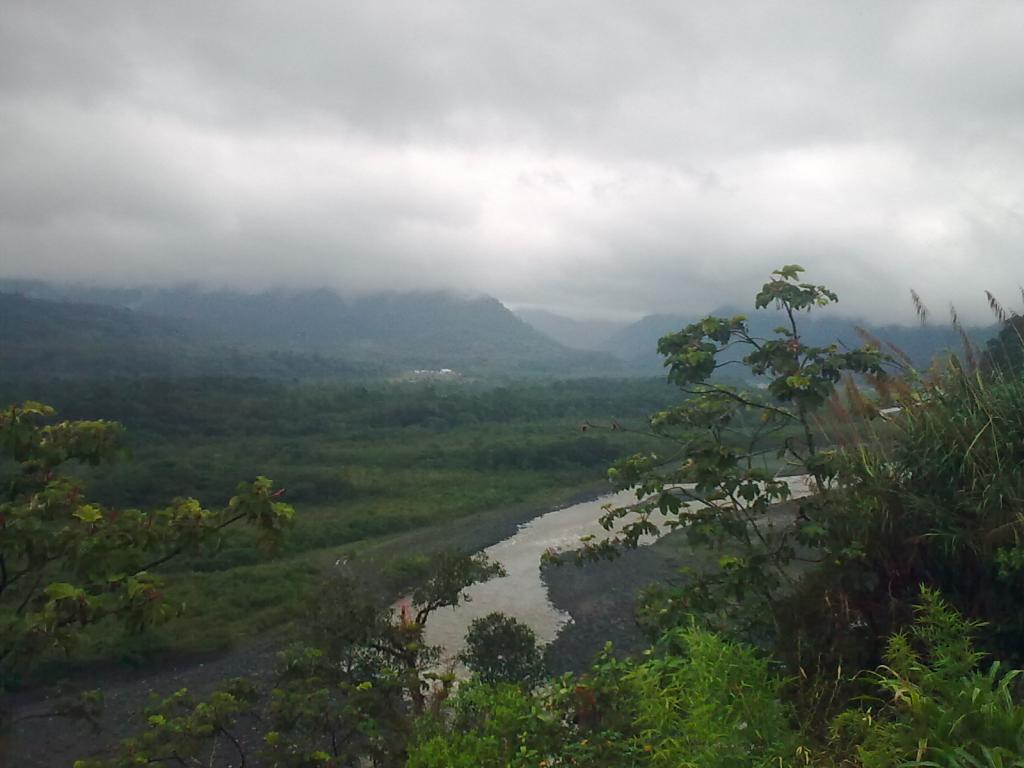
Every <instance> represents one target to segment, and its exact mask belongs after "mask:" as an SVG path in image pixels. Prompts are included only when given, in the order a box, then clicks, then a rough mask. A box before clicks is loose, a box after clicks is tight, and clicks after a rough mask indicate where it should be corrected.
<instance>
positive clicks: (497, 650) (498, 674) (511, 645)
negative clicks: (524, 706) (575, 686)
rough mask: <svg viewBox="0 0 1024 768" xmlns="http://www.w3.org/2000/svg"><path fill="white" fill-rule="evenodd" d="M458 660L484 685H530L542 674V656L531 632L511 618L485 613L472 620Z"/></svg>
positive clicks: (535, 638)
mask: <svg viewBox="0 0 1024 768" xmlns="http://www.w3.org/2000/svg"><path fill="white" fill-rule="evenodd" d="M460 660H461V661H462V663H463V664H465V665H466V667H467V668H469V670H470V671H471V672H472V673H473V674H475V675H476V676H477V677H479V678H480V680H481V681H482V682H484V683H488V684H491V685H493V684H495V683H520V684H523V685H526V686H531V685H533V684H535V683H536V682H538V681H539V680H540V678H541V677H542V676H543V674H544V657H543V654H541V652H540V649H539V648H538V647H537V636H536V635H535V634H534V632H533V630H532V629H530V628H529V627H528V626H526V625H525V624H523V623H521V622H519V621H517V620H516V619H514V618H512V617H511V616H506V615H505V614H503V613H498V612H494V613H489V614H487V615H486V616H484V617H482V618H479V619H474V620H473V622H472V623H471V624H470V625H469V632H467V633H466V649H465V650H464V651H463V652H462V654H461V656H460Z"/></svg>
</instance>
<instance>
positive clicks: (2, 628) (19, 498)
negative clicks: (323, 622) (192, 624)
mask: <svg viewBox="0 0 1024 768" xmlns="http://www.w3.org/2000/svg"><path fill="white" fill-rule="evenodd" d="M54 416H55V413H54V410H53V409H52V408H50V407H48V406H46V405H42V404H40V403H35V402H26V403H22V404H20V405H12V406H10V407H8V408H7V409H5V410H3V411H0V446H2V450H3V452H4V454H5V455H4V458H3V464H2V466H4V467H5V469H7V470H8V474H7V475H6V476H5V477H3V488H2V491H0V494H2V495H0V690H2V689H3V688H5V687H8V686H9V685H10V684H11V683H13V682H14V681H15V679H16V677H17V676H19V675H20V674H21V673H22V672H23V671H24V670H25V669H26V668H27V667H31V665H32V664H33V663H34V662H36V661H37V660H38V659H40V658H41V657H42V656H44V655H46V654H48V653H51V652H53V651H60V650H64V651H70V650H71V649H72V648H73V647H74V645H75V643H76V641H77V640H78V639H79V638H80V636H81V633H82V632H83V630H84V629H85V628H87V627H89V626H90V625H93V624H97V623H99V622H107V621H116V622H120V623H121V624H122V626H123V627H124V629H125V630H126V631H129V632H133V631H139V630H141V629H142V628H143V627H146V626H148V625H149V624H152V623H153V622H156V621H159V620H160V619H162V618H164V617H165V616H166V614H167V613H168V607H167V602H166V601H165V600H164V599H163V598H164V594H163V590H162V588H161V582H160V579H159V577H158V575H157V573H156V572H157V570H158V569H159V568H160V566H162V565H164V564H165V563H167V562H169V561H170V560H172V559H174V558H175V557H178V556H180V555H183V554H185V553H203V552H213V551H216V549H217V548H218V547H219V545H220V542H221V538H222V536H223V534H224V531H225V529H227V528H229V527H230V526H233V525H235V524H249V525H251V526H252V527H254V528H255V529H256V531H257V533H258V538H257V543H258V545H259V546H260V547H261V548H262V549H265V550H272V549H273V548H274V547H275V546H276V545H277V543H278V542H279V541H280V539H281V536H282V535H283V533H284V531H285V529H286V528H287V527H288V526H289V525H290V524H291V523H292V520H293V517H294V511H293V510H292V508H291V507H290V506H289V505H287V504H285V503H283V502H281V501H280V500H279V497H280V492H278V491H275V490H274V488H273V485H272V483H271V481H270V480H268V479H267V478H265V477H259V478H257V479H256V480H255V481H253V482H251V483H241V484H239V486H238V490H237V492H236V495H235V496H234V497H233V498H232V499H231V500H230V501H229V502H228V503H227V505H226V506H224V507H221V508H218V509H209V508H207V507H204V506H203V505H202V504H200V502H199V501H197V500H196V499H191V498H182V499H175V500H174V501H173V502H172V503H171V504H170V505H169V506H167V507H164V508H162V509H155V510H142V509H116V508H112V507H104V506H103V505H101V504H97V503H95V502H91V501H89V500H88V499H87V498H86V496H85V492H84V490H83V488H82V484H81V481H80V480H78V479H76V478H75V477H74V476H72V475H70V474H66V473H63V472H62V471H61V470H62V469H63V468H65V467H66V466H68V465H69V464H73V463H76V462H77V463H85V464H88V465H98V464H100V463H102V462H104V461H108V460H111V459H113V458H114V457H116V456H117V455H118V453H119V451H120V445H121V439H122V436H123V433H124V430H123V428H122V427H121V426H120V425H119V424H117V423H114V422H108V421H55V420H54Z"/></svg>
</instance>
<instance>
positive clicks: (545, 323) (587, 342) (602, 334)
mask: <svg viewBox="0 0 1024 768" xmlns="http://www.w3.org/2000/svg"><path fill="white" fill-rule="evenodd" d="M516 315H518V316H519V318H520V319H522V320H525V321H526V322H527V323H529V324H530V325H532V326H533V327H534V328H536V329H537V330H538V331H540V332H541V333H543V334H544V335H545V336H547V337H548V338H551V339H554V340H555V341H557V342H558V343H559V344H563V345H565V346H567V347H570V348H572V349H590V350H596V349H601V346H602V344H604V342H605V341H606V340H607V339H608V338H610V337H611V336H613V335H614V334H616V333H618V332H619V331H621V330H622V329H623V328H625V327H626V326H628V325H629V323H627V322H620V321H616V320H576V319H574V318H571V317H565V316H564V315H559V314H556V313H554V312H548V311H546V310H543V309H520V310H517V311H516Z"/></svg>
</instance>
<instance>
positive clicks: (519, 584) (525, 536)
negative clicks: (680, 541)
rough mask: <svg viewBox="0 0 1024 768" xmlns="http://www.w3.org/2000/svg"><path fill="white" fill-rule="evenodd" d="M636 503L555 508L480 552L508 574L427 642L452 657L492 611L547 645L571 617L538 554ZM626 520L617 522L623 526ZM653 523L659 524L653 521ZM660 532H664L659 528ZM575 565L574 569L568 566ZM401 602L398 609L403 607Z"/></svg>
mask: <svg viewBox="0 0 1024 768" xmlns="http://www.w3.org/2000/svg"><path fill="white" fill-rule="evenodd" d="M786 479H787V481H788V482H789V485H790V488H791V492H792V495H793V497H794V498H798V497H800V496H805V495H807V493H808V486H807V478H806V477H804V476H797V477H792V478H786ZM635 501H636V496H635V494H634V493H633V492H632V491H622V492H620V493H613V494H608V495H606V496H601V497H600V498H597V499H593V500H591V501H584V502H581V503H579V504H572V505H570V506H566V507H562V508H561V509H555V510H553V511H551V512H548V513H546V514H544V515H541V516H540V517H536V518H534V519H533V520H531V521H530V522H528V523H525V524H523V525H521V526H520V527H519V529H518V530H517V531H516V533H515V535H513V536H510V537H509V538H507V539H505V540H504V541H500V542H498V543H497V544H495V545H493V546H491V547H488V548H487V549H485V550H484V553H485V554H486V555H487V556H488V557H490V558H491V559H492V560H494V561H496V562H499V563H501V564H502V565H503V566H504V567H505V571H506V572H507V575H505V576H503V577H501V578H498V579H492V580H491V581H488V582H485V583H483V584H474V585H473V586H472V587H470V588H469V589H468V590H467V593H468V594H469V597H470V599H469V600H468V601H467V602H464V603H462V604H460V605H458V606H456V607H455V608H442V609H440V610H438V611H436V612H435V613H434V614H432V615H431V617H430V620H429V621H428V622H427V631H426V641H427V643H428V644H430V645H435V646H440V647H441V648H442V649H443V653H444V658H443V659H442V665H444V662H445V661H450V660H452V659H454V658H455V657H456V656H457V655H458V653H459V652H460V651H461V650H462V649H463V647H464V639H465V635H466V631H467V630H468V629H469V625H470V623H471V622H472V621H473V620H474V619H477V618H480V617H483V616H486V615H487V614H489V613H491V612H492V611H500V612H502V613H504V614H506V615H508V616H513V617H514V618H516V619H518V620H519V621H521V622H523V623H524V624H526V625H528V626H529V627H530V628H531V629H532V630H533V631H534V632H535V633H536V634H537V638H538V640H540V642H541V643H549V642H551V641H552V640H554V639H555V637H556V636H557V635H558V632H559V631H560V630H561V629H562V627H564V626H565V625H566V624H567V623H569V622H570V621H572V616H571V615H570V614H569V613H566V612H565V611H561V610H559V609H557V608H555V606H554V605H552V604H551V600H550V599H549V598H548V591H547V586H546V585H545V584H544V581H543V579H541V571H540V560H541V556H542V555H543V554H544V552H546V551H547V550H549V549H554V550H557V551H560V552H564V551H567V550H572V549H576V548H578V547H579V540H580V537H581V536H587V535H590V534H593V535H594V536H596V537H598V538H601V537H603V536H607V535H609V534H608V532H607V531H605V530H604V529H603V528H602V527H601V525H600V523H598V518H600V516H601V514H602V512H603V510H602V507H603V506H604V505H606V504H613V505H615V506H627V505H629V504H631V503H634V502H635ZM627 521H628V518H626V520H624V521H620V525H621V523H623V522H627ZM656 522H657V521H656ZM663 532H666V531H665V530H664V528H663ZM655 540H656V537H653V536H647V537H644V538H643V539H642V540H641V542H640V543H641V544H642V545H646V544H653V543H654V541H655ZM568 567H574V566H568ZM403 602H405V603H407V600H406V601H400V602H399V603H398V604H397V605H396V608H401V606H402V603H403Z"/></svg>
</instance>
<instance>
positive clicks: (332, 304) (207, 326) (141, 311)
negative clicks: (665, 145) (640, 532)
mask: <svg viewBox="0 0 1024 768" xmlns="http://www.w3.org/2000/svg"><path fill="white" fill-rule="evenodd" d="M2 287H4V288H5V289H6V290H7V291H9V292H11V291H17V292H18V293H7V294H0V305H3V304H7V305H9V306H7V307H6V308H3V307H2V306H0V311H2V312H4V318H5V320H4V322H5V323H6V324H7V329H8V333H9V335H10V337H11V339H12V344H13V345H16V347H17V349H15V350H12V351H11V352H10V353H9V354H12V355H14V359H12V360H11V365H15V364H17V365H23V366H28V365H35V366H37V367H36V370H39V371H40V372H43V373H45V371H44V370H42V369H39V368H38V366H39V364H40V362H39V361H41V360H45V354H44V353H43V352H42V351H39V352H35V353H31V354H30V352H29V351H27V350H29V349H30V348H31V346H32V343H33V338H34V334H35V335H38V338H39V345H37V346H36V349H38V350H42V346H41V345H42V344H46V345H47V348H48V349H49V350H50V351H54V352H55V351H59V350H62V349H64V350H68V351H69V352H72V353H73V355H74V357H75V359H76V361H77V363H78V364H80V365H81V366H82V367H83V369H85V370H91V371H93V372H94V373H95V372H97V371H103V370H104V369H107V367H108V366H110V365H111V364H113V365H114V367H115V369H116V370H117V371H118V372H119V373H131V372H137V373H143V374H146V373H148V374H159V375H164V374H168V373H181V372H190V373H196V374H206V373H218V372H221V371H226V370H230V369H231V368H232V367H233V366H236V365H240V366H241V369H242V370H241V371H240V373H243V374H250V373H254V374H265V375H292V376H298V377H302V376H316V375H332V371H333V372H335V373H337V374H338V375H346V374H351V373H355V372H360V371H361V372H364V373H368V374H373V373H381V372H390V373H397V372H401V371H403V370H407V369H410V368H421V369H440V368H452V369H458V370H459V371H462V372H471V373H477V372H502V371H504V372H513V371H514V372H516V373H518V374H547V375H597V374H601V375H615V374H617V373H619V372H621V371H622V366H621V364H620V363H619V362H618V361H617V360H615V359H614V358H613V357H612V356H611V355H607V354H602V353H599V352H585V351H580V350H571V349H568V348H566V347H564V346H562V345H560V344H558V343H557V342H555V341H553V340H551V339H549V338H548V337H546V336H544V335H543V334H541V333H539V332H538V331H536V330H535V329H534V328H532V327H531V326H529V325H527V324H526V323H524V322H523V321H522V320H520V319H519V318H517V317H516V316H515V315H514V314H513V313H512V312H510V311H509V310H508V309H507V308H505V307H504V306H503V305H502V304H501V302H499V301H497V300H496V299H493V298H489V297H480V298H465V297H460V296H456V295H454V294H449V293H443V292H435V293H426V292H420V293H382V294H374V295H369V296H360V297H356V298H352V299H349V300H343V299H342V298H341V297H340V296H338V295H337V294H336V293H334V292H332V291H329V290H326V289H321V290H314V291H296V292H284V291H268V292H263V293H257V294H246V293H242V292H238V291H207V290H200V289H198V288H126V289H110V288H106V289H103V288H89V287H84V286H74V285H59V284H46V283H39V282H26V281H21V282H19V281H6V282H4V283H3V284H2ZM15 297H20V298H17V299H15ZM32 300H46V301H47V302H48V303H47V304H44V305H36V306H33V305H31V304H29V303H26V302H29V301H32ZM115 309H116V310H118V311H119V312H118V311H114V310H115ZM47 316H51V317H53V318H56V317H58V316H59V318H60V322H57V321H56V320H52V321H50V320H47V319H46V318H47ZM34 318H38V319H39V320H38V323H35V322H34ZM101 319H102V320H101ZM36 325H38V326H39V327H38V328H37V327H36ZM79 326H81V327H79ZM133 331H141V333H140V334H137V333H133ZM61 334H64V336H62V335H61ZM229 350H230V351H229ZM267 352H271V353H278V354H280V353H287V355H288V356H289V358H288V359H286V360H276V359H271V360H267V359H266V354H265V353H267ZM118 353H120V354H121V355H122V356H123V357H124V360H123V361H120V362H119V361H118V360H117V359H116V357H117V355H118ZM90 354H93V355H95V356H96V358H97V359H96V360H93V361H91V360H90V358H89V356H90ZM218 355H222V356H227V357H231V358H233V359H231V360H230V361H227V362H225V364H224V365H222V366H220V367H218V366H216V363H215V358H216V357H217V356H218ZM313 355H319V356H321V357H319V358H316V359H310V356H313ZM163 357H168V358H169V357H179V358H180V357H184V358H186V360H182V361H175V360H170V359H167V360H163V359H161V358H163ZM259 357H264V359H263V360H262V361H260V360H257V358H259ZM187 358H192V360H191V361H189V360H188V359H187ZM239 358H240V359H239ZM303 358H306V359H303ZM283 363H290V364H292V365H294V366H295V370H294V371H293V372H291V373H290V374H289V372H288V371H287V370H286V369H285V370H282V369H283V368H284V367H285V366H284V365H282V364H283ZM261 366H262V368H261ZM18 370H20V369H18ZM25 370H26V371H28V370H31V369H27V368H26V369H25Z"/></svg>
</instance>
